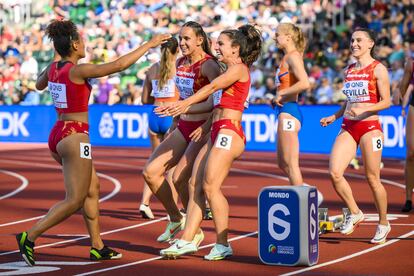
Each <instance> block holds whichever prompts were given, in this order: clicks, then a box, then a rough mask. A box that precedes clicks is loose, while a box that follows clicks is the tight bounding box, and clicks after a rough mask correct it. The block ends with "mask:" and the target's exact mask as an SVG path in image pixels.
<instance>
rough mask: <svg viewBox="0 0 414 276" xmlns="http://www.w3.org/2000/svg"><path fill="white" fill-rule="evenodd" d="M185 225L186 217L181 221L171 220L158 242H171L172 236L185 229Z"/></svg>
mask: <svg viewBox="0 0 414 276" xmlns="http://www.w3.org/2000/svg"><path fill="white" fill-rule="evenodd" d="M184 226H185V217H183V218H182V219H181V221H179V222H173V221H170V222H168V224H167V228H166V229H165V231H164V233H162V234H161V235H160V236H159V237H158V238H157V242H169V241H170V240H171V239H172V238H174V237H175V235H177V233H178V232H180V231H181V230H183V229H184Z"/></svg>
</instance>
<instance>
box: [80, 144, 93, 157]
mask: <svg viewBox="0 0 414 276" xmlns="http://www.w3.org/2000/svg"><path fill="white" fill-rule="evenodd" d="M80 158H84V159H92V147H91V144H89V143H80Z"/></svg>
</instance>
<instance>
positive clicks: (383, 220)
mask: <svg viewBox="0 0 414 276" xmlns="http://www.w3.org/2000/svg"><path fill="white" fill-rule="evenodd" d="M350 47H351V51H352V55H353V57H354V58H355V59H356V63H354V64H352V65H350V66H349V67H348V68H347V69H346V70H345V82H344V88H343V93H344V94H345V95H346V96H347V99H348V100H347V101H346V103H345V104H344V105H343V106H342V108H341V109H340V110H339V111H338V112H336V113H335V114H334V115H331V116H329V117H324V118H322V119H321V121H320V123H321V125H322V126H327V125H329V124H331V123H332V122H334V121H335V120H336V119H337V118H339V117H342V116H344V120H343V124H342V129H341V131H340V132H339V134H338V136H337V137H336V140H335V144H334V146H333V148H332V152H331V157H330V163H329V164H330V167H329V173H330V175H331V181H332V184H333V186H334V188H335V190H336V192H337V193H338V195H339V196H340V197H341V198H342V200H343V201H344V202H345V204H346V205H347V207H348V208H349V210H350V212H351V213H350V214H349V215H347V216H346V218H345V222H344V224H343V227H342V229H341V233H342V234H345V235H349V234H351V233H352V232H353V231H354V229H355V226H356V225H357V224H359V223H360V222H361V221H363V220H364V214H363V213H362V211H361V210H360V209H359V207H358V205H357V203H356V202H355V199H354V197H353V195H352V190H351V187H350V185H349V183H348V182H347V181H346V179H345V178H344V171H345V169H346V168H347V167H348V164H349V162H350V161H351V160H352V159H353V158H354V156H355V153H356V151H357V148H358V146H360V148H361V155H362V159H363V161H364V168H365V175H366V177H367V181H368V184H369V186H370V188H371V191H372V193H373V195H374V200H375V205H376V206H377V210H378V213H379V224H378V227H377V230H376V233H375V236H374V238H373V239H372V240H371V243H374V244H378V243H383V242H385V240H386V238H387V235H388V233H389V232H390V231H391V226H390V224H389V223H388V220H387V192H386V191H385V189H384V186H383V185H382V184H381V180H380V163H381V154H382V148H383V141H384V137H383V136H384V135H383V133H382V130H381V127H380V124H379V121H378V112H379V111H380V110H384V109H387V108H388V107H389V106H390V104H391V100H390V83H389V79H388V72H387V69H386V68H385V66H384V65H382V64H381V63H380V62H378V61H377V60H375V59H374V58H373V57H372V53H373V51H374V47H375V33H373V31H371V30H369V29H357V30H355V31H354V32H353V33H352V38H351V45H350Z"/></svg>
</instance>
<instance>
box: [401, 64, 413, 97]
mask: <svg viewBox="0 0 414 276" xmlns="http://www.w3.org/2000/svg"><path fill="white" fill-rule="evenodd" d="M412 75H413V60H412V59H409V60H407V62H406V63H405V68H404V76H403V78H402V80H401V83H400V95H401V97H402V98H404V95H405V93H406V92H407V88H408V85H409V84H410V79H411V76H412Z"/></svg>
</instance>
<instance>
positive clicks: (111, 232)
mask: <svg viewBox="0 0 414 276" xmlns="http://www.w3.org/2000/svg"><path fill="white" fill-rule="evenodd" d="M163 220H167V217H163V218H160V219H156V220H151V221H148V222H144V223H138V224H134V225H130V226H126V227H123V228H118V229H114V230H110V231H106V232H102V233H101V236H105V235H109V234H113V233H117V232H121V231H125V230H129V229H134V228H139V227H143V226H146V225H149V224H153V223H157V222H160V221H163ZM85 239H89V235H88V236H84V237H79V238H75V239H70V240H64V241H59V242H54V243H48V244H43V245H39V246H36V247H35V249H39V248H44V247H50V246H54V245H59V244H64V243H70V242H75V241H80V240H85ZM17 252H19V250H14V251H8V252H3V253H0V256H3V255H10V254H13V253H17Z"/></svg>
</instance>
